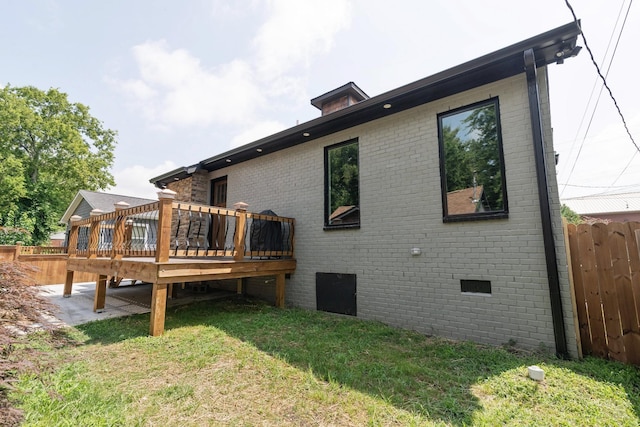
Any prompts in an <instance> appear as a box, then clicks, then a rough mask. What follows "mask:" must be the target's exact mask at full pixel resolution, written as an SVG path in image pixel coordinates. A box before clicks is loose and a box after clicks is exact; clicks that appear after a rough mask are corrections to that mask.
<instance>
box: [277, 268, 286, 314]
mask: <svg viewBox="0 0 640 427" xmlns="http://www.w3.org/2000/svg"><path fill="white" fill-rule="evenodd" d="M285 277H286V276H285V274H284V273H280V274H277V275H276V307H278V308H284V285H285Z"/></svg>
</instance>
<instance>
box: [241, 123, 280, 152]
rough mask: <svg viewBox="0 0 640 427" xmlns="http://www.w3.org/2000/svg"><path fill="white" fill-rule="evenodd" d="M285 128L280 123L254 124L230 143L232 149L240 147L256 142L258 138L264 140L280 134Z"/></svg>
mask: <svg viewBox="0 0 640 427" xmlns="http://www.w3.org/2000/svg"><path fill="white" fill-rule="evenodd" d="M285 128H286V126H285V125H283V124H282V123H280V122H275V121H264V122H260V123H256V124H255V125H253V126H251V127H250V128H248V129H246V130H245V131H244V132H242V133H240V134H238V135H236V136H235V137H234V138H233V140H232V141H231V145H232V147H240V146H241V145H244V144H248V143H250V142H253V141H257V140H258V139H260V138H264V137H266V136H269V135H273V134H274V133H277V132H280V131H281V130H284V129H285Z"/></svg>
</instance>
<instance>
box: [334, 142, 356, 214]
mask: <svg viewBox="0 0 640 427" xmlns="http://www.w3.org/2000/svg"><path fill="white" fill-rule="evenodd" d="M329 171H330V172H329V179H330V183H329V185H330V189H331V190H330V197H331V201H330V207H329V208H330V209H329V210H330V212H329V214H331V213H332V212H334V211H335V210H336V209H337V208H339V207H340V206H358V205H359V200H360V198H359V194H358V193H359V189H358V183H359V174H358V143H357V142H354V143H351V144H347V145H343V146H341V147H337V148H333V149H331V150H330V151H329Z"/></svg>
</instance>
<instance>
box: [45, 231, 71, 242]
mask: <svg viewBox="0 0 640 427" xmlns="http://www.w3.org/2000/svg"><path fill="white" fill-rule="evenodd" d="M66 237H67V234H66V233H65V232H64V231H58V232H57V233H51V235H50V236H49V240H64V239H65V238H66Z"/></svg>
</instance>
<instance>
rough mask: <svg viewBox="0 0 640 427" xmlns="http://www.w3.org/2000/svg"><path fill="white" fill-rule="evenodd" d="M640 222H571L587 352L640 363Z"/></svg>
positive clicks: (570, 240) (576, 289)
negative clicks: (638, 237)
mask: <svg viewBox="0 0 640 427" xmlns="http://www.w3.org/2000/svg"><path fill="white" fill-rule="evenodd" d="M638 232H640V223H638V222H629V223H610V224H608V225H605V224H602V223H598V224H593V225H590V224H580V225H579V226H574V225H571V224H569V225H568V226H567V227H566V233H567V241H568V250H567V254H568V256H570V257H571V260H570V262H569V264H570V265H571V272H570V273H571V275H572V278H573V283H574V292H575V296H576V312H577V316H578V324H579V330H580V338H581V341H582V350H583V353H584V354H592V355H594V356H599V357H609V358H611V359H616V360H619V361H622V362H626V363H632V364H635V365H640V252H639V251H638V240H637V239H636V233H638Z"/></svg>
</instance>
